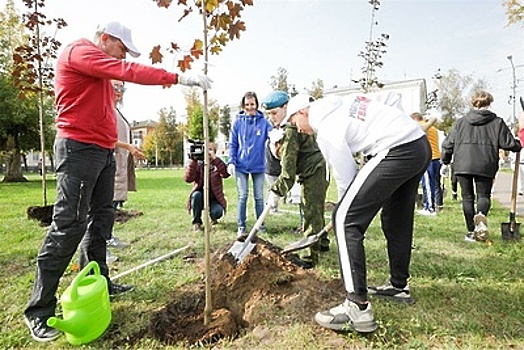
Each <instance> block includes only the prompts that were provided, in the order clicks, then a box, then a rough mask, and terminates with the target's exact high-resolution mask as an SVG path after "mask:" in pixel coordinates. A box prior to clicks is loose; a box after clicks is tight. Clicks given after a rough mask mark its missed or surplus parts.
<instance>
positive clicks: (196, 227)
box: [193, 224, 204, 232]
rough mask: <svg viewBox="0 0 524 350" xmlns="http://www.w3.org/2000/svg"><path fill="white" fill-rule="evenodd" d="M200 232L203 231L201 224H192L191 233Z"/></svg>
mask: <svg viewBox="0 0 524 350" xmlns="http://www.w3.org/2000/svg"><path fill="white" fill-rule="evenodd" d="M200 231H204V228H203V227H202V224H193V232H200Z"/></svg>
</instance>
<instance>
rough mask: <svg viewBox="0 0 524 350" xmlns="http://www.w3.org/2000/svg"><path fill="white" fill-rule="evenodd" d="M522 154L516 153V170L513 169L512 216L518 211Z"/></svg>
mask: <svg viewBox="0 0 524 350" xmlns="http://www.w3.org/2000/svg"><path fill="white" fill-rule="evenodd" d="M519 166H520V152H516V153H515V169H513V183H512V186H511V208H510V214H511V213H513V214H515V212H516V211H517V185H518V181H519Z"/></svg>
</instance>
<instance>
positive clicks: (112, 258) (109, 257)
mask: <svg viewBox="0 0 524 350" xmlns="http://www.w3.org/2000/svg"><path fill="white" fill-rule="evenodd" d="M117 260H118V256H116V255H113V253H111V252H110V251H109V250H106V264H108V265H111V264H112V263H114V262H115V261H117Z"/></svg>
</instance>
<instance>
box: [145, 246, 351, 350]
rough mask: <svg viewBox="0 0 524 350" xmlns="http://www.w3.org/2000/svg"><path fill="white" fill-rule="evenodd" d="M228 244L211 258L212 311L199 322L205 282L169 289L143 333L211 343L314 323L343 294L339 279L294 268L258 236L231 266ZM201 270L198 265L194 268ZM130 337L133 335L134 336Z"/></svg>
mask: <svg viewBox="0 0 524 350" xmlns="http://www.w3.org/2000/svg"><path fill="white" fill-rule="evenodd" d="M228 249H229V245H228V246H227V247H223V248H222V249H221V250H220V251H218V252H216V253H215V254H214V255H213V256H212V258H211V264H210V265H211V266H212V270H211V273H210V276H211V277H210V280H211V281H210V290H211V292H210V295H211V300H212V302H211V304H212V310H213V311H212V313H210V316H209V318H208V320H209V322H208V325H204V308H205V305H206V302H205V300H206V294H205V290H204V288H205V283H204V281H202V283H200V284H197V285H189V286H186V287H185V288H183V289H180V290H178V291H176V292H175V294H174V296H173V298H172V301H170V302H169V303H168V304H167V305H166V306H165V307H164V308H162V309H161V310H159V311H157V312H156V313H154V314H153V315H152V317H151V321H150V324H149V328H148V330H147V334H144V333H146V332H142V333H143V334H141V335H137V336H138V337H137V338H140V337H142V336H150V337H154V338H156V339H158V340H160V341H162V342H164V343H166V344H173V343H176V342H180V341H181V342H184V343H185V344H186V345H187V346H191V345H194V344H208V345H209V344H212V343H215V342H216V341H218V340H219V339H222V338H227V339H234V338H236V337H238V336H241V335H242V334H243V333H245V332H247V331H251V330H253V329H254V328H255V327H256V326H257V325H262V324H267V322H268V321H271V324H273V325H284V324H293V323H297V322H301V323H310V322H311V323H314V321H313V315H314V314H315V313H316V312H317V311H319V310H321V309H323V308H325V307H327V306H329V305H331V304H333V303H337V302H339V301H340V300H341V298H343V295H344V294H343V293H344V292H343V290H344V288H343V286H342V283H341V281H340V280H339V279H337V280H331V281H329V282H326V281H322V280H320V279H319V278H318V276H317V275H316V272H315V271H314V270H304V269H302V268H301V267H299V266H298V265H297V264H296V262H297V257H296V255H293V254H289V255H287V256H285V257H284V256H282V255H280V254H279V252H280V251H281V248H279V247H276V246H274V245H272V244H271V243H269V242H266V241H264V240H262V239H260V238H258V242H257V244H256V246H255V248H254V249H253V251H252V252H251V254H250V255H248V256H247V257H246V259H245V260H244V261H243V262H242V263H240V264H239V265H237V266H235V264H234V259H233V258H232V256H231V254H228V253H227V250H228ZM199 268H200V269H201V270H202V274H204V267H203V266H200V267H199ZM135 340H137V339H136V338H135Z"/></svg>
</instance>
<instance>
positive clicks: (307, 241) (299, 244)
mask: <svg viewBox="0 0 524 350" xmlns="http://www.w3.org/2000/svg"><path fill="white" fill-rule="evenodd" d="M321 236H322V235H318V234H316V235H313V236H308V237H305V238H302V239H301V240H300V241H296V242H293V243H289V244H288V245H287V246H285V247H284V249H282V251H281V252H280V254H287V253H292V252H296V251H297V250H301V249H305V248H308V247H311V246H312V245H313V244H315V243H317V242H318V241H319V240H320V238H321Z"/></svg>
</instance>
